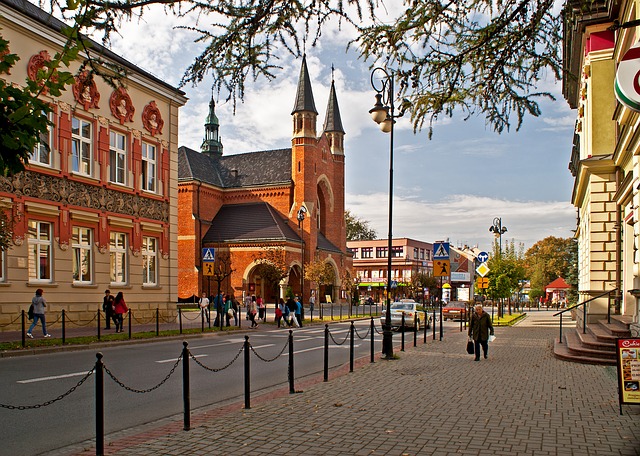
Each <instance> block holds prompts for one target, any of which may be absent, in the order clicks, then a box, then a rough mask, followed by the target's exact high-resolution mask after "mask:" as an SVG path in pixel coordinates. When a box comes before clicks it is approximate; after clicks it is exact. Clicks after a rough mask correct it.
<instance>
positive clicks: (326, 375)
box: [324, 324, 329, 382]
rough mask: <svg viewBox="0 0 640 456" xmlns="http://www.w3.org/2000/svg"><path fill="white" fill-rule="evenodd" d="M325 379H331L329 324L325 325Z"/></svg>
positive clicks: (326, 380)
mask: <svg viewBox="0 0 640 456" xmlns="http://www.w3.org/2000/svg"><path fill="white" fill-rule="evenodd" d="M324 381H325V382H328V381H329V325H328V324H325V325H324Z"/></svg>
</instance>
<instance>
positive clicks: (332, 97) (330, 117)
mask: <svg viewBox="0 0 640 456" xmlns="http://www.w3.org/2000/svg"><path fill="white" fill-rule="evenodd" d="M323 130H324V133H325V134H326V135H327V140H328V141H329V148H330V150H331V153H332V154H334V155H344V128H342V119H341V118H340V108H339V107H338V98H337V97H336V85H335V82H334V81H333V80H331V91H330V92H329V103H327V116H326V117H325V119H324V127H323Z"/></svg>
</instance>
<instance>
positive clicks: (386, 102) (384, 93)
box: [369, 67, 404, 359]
mask: <svg viewBox="0 0 640 456" xmlns="http://www.w3.org/2000/svg"><path fill="white" fill-rule="evenodd" d="M371 87H373V89H374V90H375V91H376V92H377V93H376V104H375V105H374V106H373V108H371V109H370V110H369V113H370V114H371V117H372V118H373V120H374V122H376V123H377V124H378V125H380V129H381V130H382V131H383V132H385V133H389V134H390V136H389V237H388V241H389V243H388V245H387V310H386V312H385V319H384V325H382V353H383V355H385V357H386V358H387V359H391V358H393V333H392V332H391V257H392V249H393V242H392V240H393V237H392V232H393V126H394V124H395V123H396V120H395V119H397V118H399V117H402V116H403V115H404V109H402V110H401V111H400V112H399V113H398V114H396V113H395V106H394V97H395V95H394V87H393V72H391V73H389V72H388V71H387V70H385V69H384V68H381V67H377V68H374V69H373V71H372V72H371Z"/></svg>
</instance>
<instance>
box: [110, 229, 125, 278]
mask: <svg viewBox="0 0 640 456" xmlns="http://www.w3.org/2000/svg"><path fill="white" fill-rule="evenodd" d="M114 236H118V237H122V240H123V242H122V245H120V243H119V242H118V241H117V240H116V239H114ZM114 241H115V242H114ZM128 244H129V237H128V235H127V233H124V232H122V231H112V232H111V233H110V234H109V280H110V283H111V285H126V284H128V283H129V257H128V255H127V248H128ZM116 256H120V257H121V258H120V262H121V264H122V267H121V268H120V269H121V274H120V275H121V276H122V279H123V280H122V281H121V282H120V281H118V280H116V278H117V272H118V271H116V270H115V269H114V267H117V266H116V261H114V258H115V257H116Z"/></svg>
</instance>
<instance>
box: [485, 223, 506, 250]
mask: <svg viewBox="0 0 640 456" xmlns="http://www.w3.org/2000/svg"><path fill="white" fill-rule="evenodd" d="M489 231H491V232H492V233H493V234H494V236H495V237H497V238H499V239H500V243H499V246H500V250H499V252H500V256H502V235H503V234H504V233H506V232H507V227H506V226H502V219H501V218H500V217H496V218H494V219H493V225H491V226H490V227H489Z"/></svg>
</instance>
